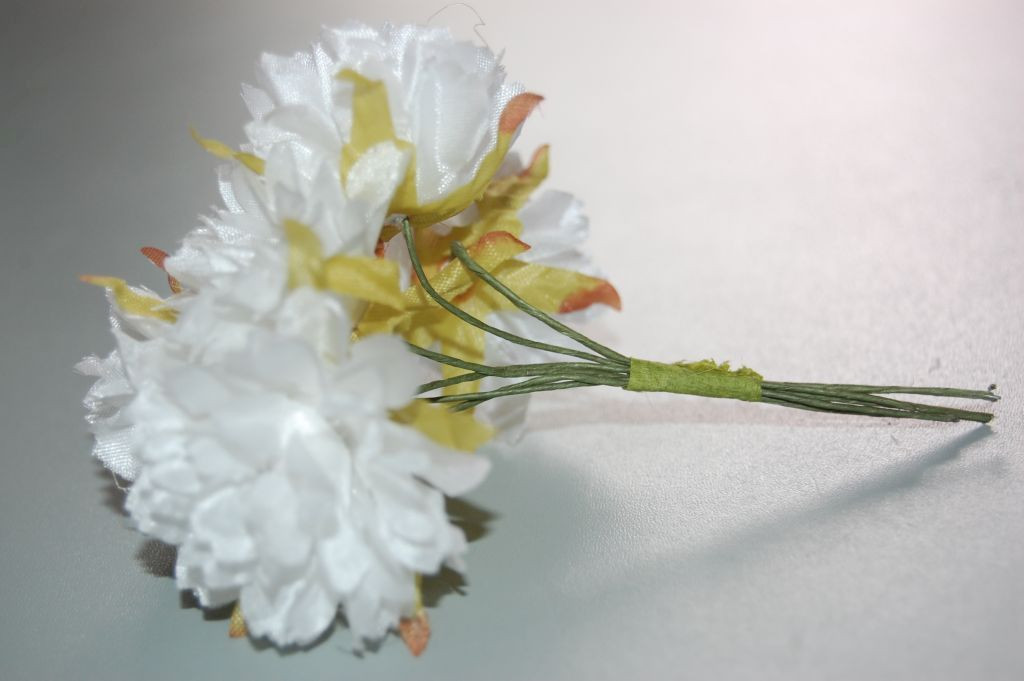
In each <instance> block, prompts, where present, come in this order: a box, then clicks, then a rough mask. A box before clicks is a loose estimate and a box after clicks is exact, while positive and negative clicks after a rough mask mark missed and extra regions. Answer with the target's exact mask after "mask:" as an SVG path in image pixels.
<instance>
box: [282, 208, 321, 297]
mask: <svg viewBox="0 0 1024 681" xmlns="http://www.w3.org/2000/svg"><path fill="white" fill-rule="evenodd" d="M283 227H284V237H285V239H287V241H288V288H299V287H301V286H312V287H313V288H324V255H323V246H321V244H320V239H319V237H317V235H316V233H315V232H314V231H313V230H312V229H310V228H309V227H307V226H306V225H304V224H302V223H301V222H299V221H297V220H285V221H284V224H283Z"/></svg>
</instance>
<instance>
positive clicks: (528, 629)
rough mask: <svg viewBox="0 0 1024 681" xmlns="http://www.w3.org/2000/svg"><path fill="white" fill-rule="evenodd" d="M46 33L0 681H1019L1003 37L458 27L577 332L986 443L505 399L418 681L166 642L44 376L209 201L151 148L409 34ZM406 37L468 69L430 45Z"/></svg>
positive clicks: (842, 27)
mask: <svg viewBox="0 0 1024 681" xmlns="http://www.w3.org/2000/svg"><path fill="white" fill-rule="evenodd" d="M46 4H47V3H42V2H31V3H30V2H8V3H7V4H6V5H5V8H4V15H5V19H4V24H3V26H0V57H2V58H0V74H2V75H0V82H2V83H3V85H4V89H3V96H2V99H0V199H2V205H3V207H4V218H3V222H2V230H3V235H4V237H5V239H4V242H3V249H2V250H0V265H2V266H0V304H2V306H3V310H2V312H3V316H2V319H3V320H4V324H3V332H2V333H3V347H4V353H3V354H2V355H0V368H2V373H0V376H2V379H3V383H2V386H3V387H2V390H3V407H4V408H3V410H2V412H0V432H2V433H3V436H4V445H3V449H2V450H0V456H2V463H3V469H2V474H0V546H2V549H0V578H2V580H3V581H2V584H3V586H2V588H0V613H2V617H0V677H2V678H4V679H5V680H6V679H16V680H20V679H42V678H62V679H98V678H102V679H120V678H124V679H136V678H147V679H154V680H155V679H181V678H225V677H229V678H244V679H247V680H250V681H255V680H256V679H263V678H268V679H269V678H302V679H314V678H325V679H336V678H360V679H365V678H392V677H399V676H402V677H406V678H421V679H428V678H444V679H458V678H470V679H475V678H488V679H549V678H601V679H603V678H607V679H621V678H636V677H639V678H723V679H732V678H741V679H742V678H751V679H753V678H758V679H824V678H829V679H859V678H887V679H888V678H892V679H978V678H984V679H1015V678H1021V677H1022V676H1024V648H1022V646H1021V644H1022V642H1024V585H1022V584H1021V581H1020V575H1021V574H1022V572H1024V543H1022V542H1021V537H1022V536H1024V509H1022V504H1021V499H1022V498H1024V462H1022V460H1021V454H1022V448H1024V447H1022V444H1024V442H1022V440H1024V438H1022V436H1024V428H1022V425H1021V420H1022V417H1024V404H1022V401H1021V398H1020V393H1021V388H1022V385H1024V381H1022V379H1024V369H1022V363H1021V359H1022V350H1024V340H1022V339H1024V309H1022V302H1021V301H1022V299H1024V272H1022V266H1024V79H1022V78H1021V77H1020V72H1021V65H1022V64H1024V42H1022V41H1021V40H1020V37H1019V36H1020V26H1022V25H1024V11H1022V8H1021V7H1020V4H1019V3H1011V2H1005V3H999V2H988V1H982V2H974V3H936V2H923V1H922V2H918V3H914V2H905V1H898V2H867V3H845V4H838V3H836V4H835V6H833V7H823V6H821V4H820V3H811V2H800V1H792V2H785V3H772V4H773V6H772V7H771V8H769V7H767V6H766V4H764V3H757V2H729V3H712V2H707V3H703V4H697V3H691V2H684V3H653V2H650V3H643V2H630V3H622V4H621V5H617V6H612V7H608V8H603V7H602V8H601V9H596V8H595V6H594V5H593V4H592V3H573V4H569V3H565V4H559V3H550V2H533V1H532V0H527V1H524V2H517V3H498V2H493V1H492V2H488V1H484V0H481V1H480V2H477V3H474V4H475V6H476V7H477V9H478V10H479V11H480V13H481V14H483V15H484V17H485V18H486V19H487V21H488V26H486V27H485V28H484V29H482V31H483V35H484V36H485V37H486V39H487V41H488V42H489V43H490V44H491V46H492V47H495V48H498V49H500V48H502V47H504V48H507V49H508V54H507V57H506V63H507V64H508V66H509V69H510V71H511V73H512V76H513V77H515V78H517V79H519V80H522V81H523V82H524V83H526V84H527V86H528V87H529V88H530V89H532V90H535V91H539V92H541V93H543V94H545V95H546V96H547V98H548V99H547V101H546V102H545V104H544V106H543V109H542V111H541V112H540V115H539V116H536V117H535V119H533V120H531V121H530V123H529V124H528V129H527V132H526V133H525V134H524V136H523V138H522V140H521V143H520V148H521V149H523V150H528V149H529V148H530V147H531V146H532V145H534V144H538V143H541V142H544V141H550V142H552V143H553V145H554V146H553V162H554V172H553V178H552V186H558V187H561V188H564V189H568V190H571V191H573V192H575V193H577V194H578V195H580V196H581V197H583V198H584V199H585V200H586V201H587V205H588V210H589V213H590V216H591V219H592V226H593V244H592V249H593V251H594V252H595V255H596V256H597V257H598V259H599V261H600V263H601V265H602V267H603V269H604V270H605V271H607V272H609V273H610V274H611V275H612V277H613V279H614V281H615V283H616V284H617V285H618V287H619V290H620V292H621V293H622V295H623V299H624V303H625V306H626V308H625V311H624V312H623V313H622V314H621V315H619V316H615V317H610V318H606V319H605V320H603V321H602V322H601V323H600V325H599V326H596V327H593V328H591V329H590V330H591V331H592V332H594V333H595V334H597V335H599V336H600V337H602V338H603V339H604V340H607V341H609V342H612V343H614V344H616V345H617V346H619V347H621V348H622V349H624V350H626V351H627V352H630V353H632V354H636V355H641V356H648V357H650V358H652V359H676V358H681V357H686V358H700V357H704V356H710V355H714V356H715V357H717V358H719V359H724V358H730V359H733V360H735V361H737V362H742V363H746V364H749V365H750V366H753V367H755V368H757V369H759V370H761V371H762V373H765V374H766V375H768V376H769V377H771V378H775V379H779V380H786V379H793V380H838V381H845V380H849V381H863V382H888V381H894V382H928V383H938V384H949V385H963V386H967V387H983V386H984V385H987V384H988V383H989V382H991V381H995V382H997V383H999V384H1000V386H1001V392H1002V394H1003V395H1004V399H1003V401H1002V402H1000V403H999V404H998V406H997V412H998V415H999V416H998V419H997V421H996V422H995V423H994V425H993V427H992V428H991V429H986V428H980V429H979V428H973V427H971V426H966V425H959V424H957V425H934V424H911V423H893V422H887V421H874V420H857V419H852V418H842V417H834V416H815V415H812V414H805V413H802V412H791V411H786V410H782V409H778V408H772V407H768V406H761V405H748V404H740V403H729V402H702V401H699V400H694V399H689V398H681V397H679V398H672V397H666V398H656V397H646V396H638V395H631V394H626V393H623V392H620V391H613V390H596V391H593V392H578V393H574V394H566V395H560V396H547V397H545V398H544V399H540V400H537V401H536V403H535V407H536V408H535V411H534V414H533V417H532V427H533V434H532V435H531V436H530V437H529V438H528V439H527V440H526V441H524V442H523V443H522V445H521V446H520V447H519V448H518V450H517V451H516V452H514V453H512V454H510V455H508V456H506V457H501V458H499V459H498V460H497V462H496V463H497V465H496V469H495V471H494V473H493V475H492V477H491V478H490V480H489V481H488V483H487V484H486V485H485V486H484V487H483V488H482V489H481V490H480V492H479V493H478V494H476V495H475V496H474V498H473V500H472V501H473V502H474V503H475V504H476V506H477V507H479V508H480V509H483V511H486V512H487V513H488V514H491V515H492V517H491V518H490V519H489V520H488V521H487V522H486V526H487V528H488V533H487V534H486V535H485V536H483V537H482V538H480V539H479V540H477V541H475V542H473V544H472V547H471V551H470V568H471V573H470V574H471V584H470V585H468V586H467V587H466V588H465V595H459V594H455V593H452V594H449V595H447V596H445V597H444V598H442V600H441V603H440V607H439V608H437V609H436V610H434V611H432V613H431V615H432V621H433V624H434V629H435V635H434V640H433V641H432V643H431V647H430V648H429V649H428V651H427V653H426V654H425V655H424V657H423V658H421V659H419V660H413V659H411V658H410V657H409V656H408V655H407V654H406V652H405V650H404V648H403V647H402V646H401V644H400V643H399V642H398V641H397V640H396V639H390V640H389V641H388V642H387V643H386V644H385V645H384V646H383V648H382V649H381V650H379V651H378V652H377V653H374V654H370V655H367V656H366V657H363V658H356V657H353V656H352V655H351V654H349V653H348V652H347V650H346V646H345V643H344V642H345V636H344V635H339V634H335V635H334V636H333V637H332V638H331V639H329V640H328V641H326V642H325V643H323V644H322V645H320V646H319V647H317V648H315V649H313V650H312V651H310V652H306V653H296V654H291V655H280V654H278V653H277V652H275V651H274V650H271V649H257V648H254V647H253V646H252V645H250V644H249V643H246V642H238V641H229V640H228V639H227V638H226V636H225V634H224V630H225V623H224V622H223V621H213V620H206V619H204V618H203V616H202V614H201V613H200V612H199V611H197V610H196V609H194V608H192V607H187V603H185V604H184V605H183V603H184V602H183V601H182V600H181V598H180V597H179V595H178V593H177V592H175V591H174V587H173V583H172V581H171V580H170V579H168V578H166V577H164V576H160V575H159V573H160V571H161V570H162V569H166V564H167V562H168V556H167V555H166V553H162V552H161V551H160V549H159V548H158V547H155V546H154V545H152V544H147V543H145V542H144V541H143V539H142V538H141V537H140V536H139V535H137V534H135V533H134V532H132V531H131V530H129V529H128V528H127V526H126V522H125V520H124V518H123V517H122V516H120V515H118V513H117V512H116V511H115V510H114V509H115V508H116V505H117V503H119V501H120V500H119V496H118V494H117V491H116V490H115V489H114V488H113V487H112V485H111V484H110V482H109V477H107V476H105V475H104V474H102V472H101V471H100V469H98V467H97V466H96V465H95V464H94V463H93V462H92V461H90V460H89V457H88V450H89V444H88V441H87V440H86V437H85V434H84V433H85V429H84V426H83V425H81V422H80V418H81V410H80V408H79V405H78V401H79V400H80V398H81V395H82V393H83V392H84V390H85V388H86V385H87V383H88V382H87V381H86V380H84V379H76V378H75V377H74V376H73V375H71V373H70V367H71V365H72V364H73V363H74V361H75V360H77V359H78V357H79V356H81V355H82V354H85V353H86V352H92V351H104V350H105V349H107V348H108V347H109V346H110V342H111V341H110V339H109V337H108V336H107V335H106V331H105V325H104V320H103V314H104V313H103V302H102V300H101V296H98V294H97V292H96V291H95V290H92V289H91V288H89V287H86V286H84V285H79V284H77V282H76V281H75V279H74V276H75V275H77V274H78V273H82V272H103V273H111V274H118V275H123V276H125V277H127V278H128V279H130V280H138V281H143V282H148V283H150V284H151V285H153V286H157V285H159V284H160V281H159V277H158V276H157V274H156V273H155V272H153V271H151V269H150V267H149V266H148V264H147V263H145V262H144V261H143V259H142V258H141V257H138V256H136V250H135V249H136V248H137V247H138V246H141V245H149V244H152V245H157V246H170V245H172V244H173V243H174V241H175V240H176V239H177V238H179V237H180V236H181V235H182V234H183V233H184V232H185V230H186V229H187V228H189V227H190V226H192V224H193V222H194V215H195V214H197V213H198V212H200V211H201V210H202V209H204V208H205V206H206V205H208V204H209V203H211V202H212V201H213V200H214V182H213V172H212V168H213V165H214V163H213V162H212V161H211V159H209V158H208V157H206V156H204V155H203V154H202V153H201V152H199V151H198V150H197V149H195V147H194V145H193V144H192V143H191V142H190V141H189V140H188V137H187V134H186V128H187V126H188V125H189V124H192V125H196V126H197V127H199V128H200V129H201V130H202V131H203V132H204V133H206V134H209V135H211V136H215V137H220V138H223V139H226V140H228V141H233V142H237V141H239V140H240V139H241V133H240V131H239V130H238V126H239V125H240V124H241V122H242V120H243V118H244V114H243V108H242V104H241V101H240V99H239V97H238V96H237V92H238V82H239V81H240V80H242V79H245V78H248V77H249V75H250V74H251V66H250V64H251V63H252V61H253V60H254V58H255V56H256V54H257V52H258V51H259V50H260V49H273V50H276V51H286V50H289V49H293V48H297V47H299V46H301V45H303V44H304V43H305V42H306V41H307V40H309V39H311V38H312V37H314V35H315V33H316V30H317V26H318V24H319V23H321V22H327V23H330V22H335V21H338V20H340V19H343V18H346V17H353V16H354V17H359V18H363V19H366V20H369V21H379V20H384V19H390V20H394V21H409V20H422V19H425V18H426V16H427V15H429V14H430V12H432V11H433V10H434V9H435V7H433V6H429V7H428V6H427V5H424V4H422V3H413V2H398V1H392V2H381V3H375V4H373V5H372V6H370V5H366V6H362V7H360V6H357V5H356V4H354V3H346V2H319V3H315V2H308V1H299V0H297V1H294V2H288V3H283V4H282V3H272V2H262V3H251V2H247V3H242V2H241V1H240V0H236V1H233V2H225V3H217V4H216V7H215V8H211V6H212V5H213V4H214V3H207V2H199V1H198V0H195V1H194V2H190V3H156V2H151V3H141V2H120V3H118V2H88V3H85V2H81V3H72V2H51V3H50V5H51V6H50V7H47V6H46ZM438 6H440V5H438ZM243 7H244V8H246V10H245V13H243V12H242V8H243ZM440 20H443V21H445V22H447V23H449V24H451V25H453V27H454V28H455V29H456V30H457V31H459V32H461V33H462V34H464V35H467V36H471V35H472V24H473V23H474V21H473V18H472V15H471V14H470V13H469V12H468V11H466V10H465V9H460V8H453V9H450V10H448V11H447V12H445V13H444V14H443V15H442V16H441V17H440ZM478 515H479V513H478Z"/></svg>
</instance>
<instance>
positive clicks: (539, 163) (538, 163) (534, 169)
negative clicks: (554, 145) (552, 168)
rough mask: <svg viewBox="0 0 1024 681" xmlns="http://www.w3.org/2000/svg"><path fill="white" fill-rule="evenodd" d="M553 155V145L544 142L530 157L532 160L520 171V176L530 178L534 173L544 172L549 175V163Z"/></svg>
mask: <svg viewBox="0 0 1024 681" xmlns="http://www.w3.org/2000/svg"><path fill="white" fill-rule="evenodd" d="M550 156H551V145H550V144H542V145H540V146H539V147H537V149H536V150H535V151H534V152H533V156H531V157H530V162H529V163H528V164H527V165H526V167H525V168H523V169H522V170H520V171H519V177H522V178H524V179H525V178H528V177H530V176H531V175H533V174H534V173H537V174H543V176H544V177H547V174H548V163H549V160H548V159H549V158H550Z"/></svg>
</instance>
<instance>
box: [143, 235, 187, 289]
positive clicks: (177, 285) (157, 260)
mask: <svg viewBox="0 0 1024 681" xmlns="http://www.w3.org/2000/svg"><path fill="white" fill-rule="evenodd" d="M139 250H140V251H142V255H144V256H146V259H148V260H149V261H150V262H151V263H153V264H154V265H156V266H157V267H159V268H160V269H161V270H163V271H164V272H166V271H167V269H166V268H165V267H164V261H165V260H167V251H162V250H160V249H159V248H153V247H152V246H144V247H143V248H140V249H139ZM167 285H168V286H170V287H171V292H172V293H181V282H179V281H178V280H177V279H175V278H174V277H172V276H171V275H169V274H168V275H167Z"/></svg>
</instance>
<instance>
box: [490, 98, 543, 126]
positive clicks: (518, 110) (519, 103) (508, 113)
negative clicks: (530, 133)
mask: <svg viewBox="0 0 1024 681" xmlns="http://www.w3.org/2000/svg"><path fill="white" fill-rule="evenodd" d="M542 101H544V98H543V97H541V96H540V95H538V94H535V93H533V92H524V93H522V94H519V95H516V96H515V97H513V98H512V99H510V100H509V101H508V104H506V105H505V109H504V110H503V111H502V112H501V119H500V120H499V121H498V132H499V133H504V134H506V135H510V134H512V133H514V132H515V131H516V130H517V129H518V128H519V126H520V125H522V123H523V121H525V120H526V117H527V116H529V115H530V114H531V113H532V112H533V110H534V109H536V108H537V105H538V104H540V103H541V102H542Z"/></svg>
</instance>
